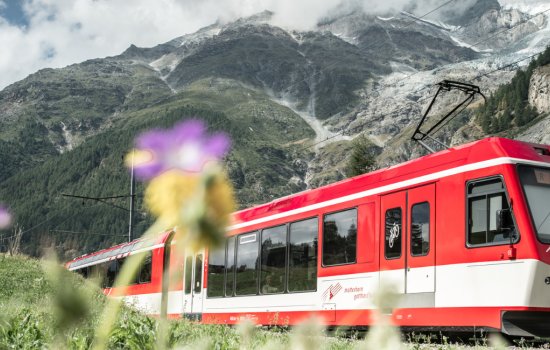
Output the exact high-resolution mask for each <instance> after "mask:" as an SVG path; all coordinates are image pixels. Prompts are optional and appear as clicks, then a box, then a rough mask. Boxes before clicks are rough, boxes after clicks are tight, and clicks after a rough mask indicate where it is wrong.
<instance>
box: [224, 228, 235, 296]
mask: <svg viewBox="0 0 550 350" xmlns="http://www.w3.org/2000/svg"><path fill="white" fill-rule="evenodd" d="M234 292H235V237H234V236H233V237H229V238H228V239H227V259H226V260H225V296H226V297H232V296H233V293H234Z"/></svg>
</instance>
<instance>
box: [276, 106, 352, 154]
mask: <svg viewBox="0 0 550 350" xmlns="http://www.w3.org/2000/svg"><path fill="white" fill-rule="evenodd" d="M271 100H272V101H273V102H275V103H277V104H280V105H281V106H285V107H287V108H289V109H291V110H292V111H293V112H294V113H296V114H297V115H299V116H300V117H301V118H302V119H303V120H304V121H305V122H306V123H307V124H308V125H309V127H310V128H312V129H313V131H315V141H314V142H315V143H317V142H322V141H324V140H327V141H326V142H323V143H322V144H319V145H315V151H318V150H319V149H320V148H321V147H324V146H326V145H328V144H330V143H333V142H337V141H342V140H351V139H353V138H352V137H350V136H344V135H340V134H338V133H334V132H332V131H330V130H329V129H328V128H327V127H326V126H325V125H323V123H322V122H321V121H320V120H319V119H317V118H315V117H314V116H313V115H312V114H311V113H309V112H307V111H300V110H298V109H296V106H295V104H294V102H293V101H290V100H289V99H285V98H275V97H272V98H271Z"/></svg>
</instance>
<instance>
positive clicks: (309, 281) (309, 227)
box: [288, 218, 319, 292]
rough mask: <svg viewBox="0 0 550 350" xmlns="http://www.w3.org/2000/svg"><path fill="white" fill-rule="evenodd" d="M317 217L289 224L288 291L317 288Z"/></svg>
mask: <svg viewBox="0 0 550 350" xmlns="http://www.w3.org/2000/svg"><path fill="white" fill-rule="evenodd" d="M318 225H319V224H318V219H317V218H313V219H308V220H303V221H298V222H293V223H292V224H290V230H289V239H288V240H289V252H288V257H289V258H288V259H289V260H288V291H289V292H305V291H315V290H317V242H318V239H319V238H318V236H319V235H318V227H319V226H318Z"/></svg>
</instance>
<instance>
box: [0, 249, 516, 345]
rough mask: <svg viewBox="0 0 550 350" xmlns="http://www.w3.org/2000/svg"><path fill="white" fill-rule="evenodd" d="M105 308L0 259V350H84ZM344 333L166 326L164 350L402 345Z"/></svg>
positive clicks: (69, 285) (143, 334)
mask: <svg viewBox="0 0 550 350" xmlns="http://www.w3.org/2000/svg"><path fill="white" fill-rule="evenodd" d="M104 305H105V297H104V296H103V294H102V293H101V290H100V289H99V288H97V287H96V286H95V285H94V284H93V283H92V282H90V281H85V280H83V279H82V278H81V277H80V276H78V275H76V274H73V273H71V272H69V271H66V270H65V269H64V268H63V267H62V266H60V265H59V264H56V263H52V262H51V261H44V260H37V259H33V258H28V257H24V256H15V257H13V256H6V255H0V310H1V313H0V350H4V349H63V348H65V349H79V350H80V349H89V348H90V347H91V346H92V345H93V339H94V332H95V329H96V328H97V326H98V323H99V315H100V312H101V310H102V308H103V307H104ZM157 330H158V322H157V320H156V319H153V318H150V317H147V316H145V315H143V314H140V313H139V312H137V311H134V310H132V309H130V308H123V309H122V312H121V313H120V315H119V317H118V320H117V322H116V325H115V327H114V329H113V330H112V331H111V333H110V339H109V349H132V350H133V349H136V350H137V349H156V344H157V335H158V333H157ZM343 333H344V332H340V331H337V332H334V333H333V334H332V335H331V336H328V335H326V333H324V332H323V329H322V327H321V326H320V325H319V324H317V323H315V322H306V323H304V324H302V325H299V326H297V327H296V328H294V329H291V330H288V329H284V328H271V329H266V328H259V327H255V326H254V325H252V324H250V323H244V324H241V325H239V326H237V327H230V326H226V325H199V324H196V323H192V322H188V321H184V320H177V321H171V322H170V324H169V332H168V337H167V338H168V342H167V343H168V348H169V349H220V350H222V349H223V350H225V349H228V350H229V349H264V350H266V349H273V350H275V349H303V350H310V349H311V350H360V349H381V350H383V349H386V350H389V349H391V350H394V349H395V343H393V345H391V344H392V343H391V341H389V342H388V339H390V340H391V339H392V337H393V341H399V338H398V336H397V333H395V331H391V328H389V329H385V328H383V327H382V328H377V329H376V330H374V329H373V330H372V331H371V333H369V335H368V336H367V340H366V341H364V340H362V339H359V338H360V337H357V336H353V335H352V336H350V335H349V333H348V334H347V336H346V337H343V336H339V335H338V334H343ZM395 337H397V338H395ZM373 342H374V343H373ZM373 344H374V345H373ZM384 344H386V345H384ZM388 344H390V345H388ZM520 348H522V349H525V348H527V346H521V347H520ZM402 349H414V350H416V349H442V350H453V349H487V344H486V342H481V343H480V344H479V345H473V346H458V345H453V344H451V343H449V342H448V341H447V340H446V338H443V340H442V341H440V342H438V343H433V342H430V340H429V339H427V338H425V337H422V336H418V335H413V336H410V337H409V341H408V342H406V343H403V344H402ZM494 349H504V348H502V347H496V348H494Z"/></svg>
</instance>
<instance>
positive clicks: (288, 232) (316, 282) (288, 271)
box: [285, 215, 322, 294]
mask: <svg viewBox="0 0 550 350" xmlns="http://www.w3.org/2000/svg"><path fill="white" fill-rule="evenodd" d="M312 219H317V227H316V229H315V231H316V232H317V252H316V253H315V289H311V290H297V291H290V290H289V289H288V286H289V285H290V284H289V283H288V279H289V278H290V226H291V225H292V224H295V223H299V222H303V221H308V220H312ZM320 222H322V221H321V220H319V215H314V216H311V217H309V218H305V219H300V220H296V221H292V222H289V223H287V240H286V242H287V249H286V253H287V260H286V270H287V272H286V279H287V281H286V287H285V294H299V293H315V292H317V290H318V289H319V288H318V284H319V283H318V282H319V224H320ZM314 241H315V240H314ZM321 250H322V247H321ZM321 254H322V251H321ZM321 263H322V258H321Z"/></svg>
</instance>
